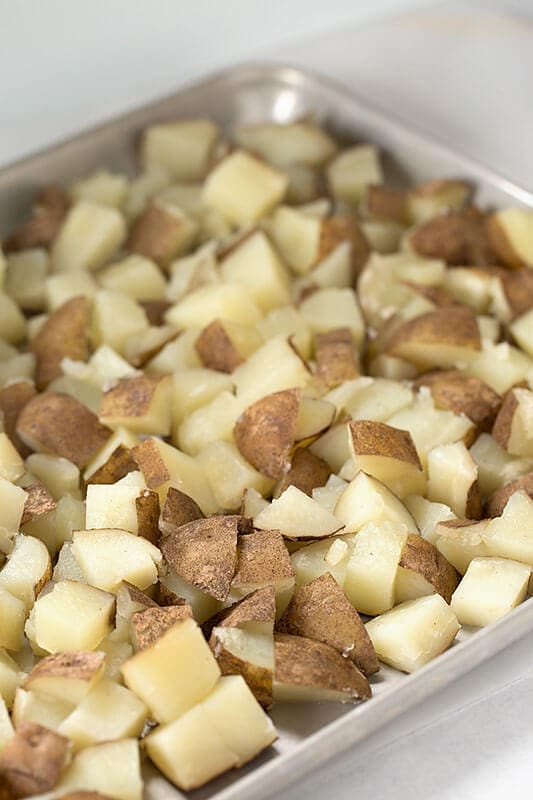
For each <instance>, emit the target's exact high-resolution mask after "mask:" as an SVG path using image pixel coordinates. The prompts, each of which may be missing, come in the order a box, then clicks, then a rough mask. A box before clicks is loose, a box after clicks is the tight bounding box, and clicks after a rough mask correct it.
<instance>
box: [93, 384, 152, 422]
mask: <svg viewBox="0 0 533 800" xmlns="http://www.w3.org/2000/svg"><path fill="white" fill-rule="evenodd" d="M165 377H166V376H160V375H157V376H156V375H135V376H133V377H131V378H121V379H120V380H119V381H118V382H117V383H116V385H115V386H113V387H112V388H111V389H109V390H108V391H107V392H104V394H103V396H102V401H101V403H100V410H99V416H100V419H104V418H105V417H132V418H135V417H142V416H143V415H144V414H147V413H148V412H149V410H150V404H151V402H152V398H153V396H154V394H155V392H156V390H157V388H158V386H159V384H160V383H161V381H162V380H164V379H165Z"/></svg>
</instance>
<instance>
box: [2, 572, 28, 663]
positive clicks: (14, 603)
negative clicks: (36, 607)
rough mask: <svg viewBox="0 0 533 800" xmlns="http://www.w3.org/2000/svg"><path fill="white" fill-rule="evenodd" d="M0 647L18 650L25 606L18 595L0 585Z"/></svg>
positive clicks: (22, 633) (22, 629)
mask: <svg viewBox="0 0 533 800" xmlns="http://www.w3.org/2000/svg"><path fill="white" fill-rule="evenodd" d="M0 618H1V620H2V625H1V628H0V647H4V648H5V649H6V650H14V651H17V650H20V648H21V647H22V637H23V635H24V623H25V621H26V606H25V605H24V603H23V602H22V600H19V598H18V597H15V596H14V595H12V594H10V592H8V591H7V590H6V589H4V588H2V587H0Z"/></svg>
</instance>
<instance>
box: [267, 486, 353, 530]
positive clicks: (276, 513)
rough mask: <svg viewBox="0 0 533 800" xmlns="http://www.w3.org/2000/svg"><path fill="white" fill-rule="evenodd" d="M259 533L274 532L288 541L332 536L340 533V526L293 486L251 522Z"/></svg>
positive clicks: (340, 524)
mask: <svg viewBox="0 0 533 800" xmlns="http://www.w3.org/2000/svg"><path fill="white" fill-rule="evenodd" d="M254 526H255V527H256V528H258V529H260V530H276V531H280V532H281V533H283V535H284V536H287V537H289V538H291V539H299V538H304V539H311V538H313V537H315V536H319V537H325V536H331V534H333V533H338V532H339V531H341V530H342V528H343V525H342V522H339V520H338V519H337V518H336V517H334V516H333V515H332V514H330V513H329V512H328V511H326V509H325V508H323V507H322V506H320V505H319V504H318V503H317V502H315V501H314V500H313V499H312V498H311V497H308V496H307V495H306V494H305V493H304V492H302V491H301V490H300V489H297V488H296V486H289V487H287V489H285V491H284V492H283V494H282V495H280V497H278V498H277V499H276V500H273V501H272V503H271V504H270V505H269V506H268V507H267V508H265V509H264V510H263V511H261V512H260V513H259V514H258V515H257V517H255V519H254Z"/></svg>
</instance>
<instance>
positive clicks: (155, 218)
mask: <svg viewBox="0 0 533 800" xmlns="http://www.w3.org/2000/svg"><path fill="white" fill-rule="evenodd" d="M197 234H198V223H197V222H196V221H195V220H194V219H192V217H190V216H189V215H188V214H186V213H185V212H184V211H183V210H182V209H181V208H179V207H178V206H175V205H173V204H172V203H168V202H163V201H162V200H154V201H152V202H151V203H150V204H149V205H148V206H147V207H146V208H145V209H144V211H142V213H141V214H139V216H138V217H137V218H136V219H135V221H134V223H133V225H132V228H131V230H130V235H129V238H128V242H127V248H128V250H129V251H130V252H131V253H136V254H137V255H140V256H145V257H146V258H148V259H151V260H153V261H155V262H156V263H157V264H159V265H160V266H161V267H164V268H166V267H168V265H169V264H170V262H171V261H172V259H174V258H176V257H177V256H181V255H183V254H185V253H188V252H189V250H190V249H191V247H192V246H193V244H194V242H195V240H196V237H197Z"/></svg>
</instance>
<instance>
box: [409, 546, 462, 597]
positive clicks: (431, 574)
mask: <svg viewBox="0 0 533 800" xmlns="http://www.w3.org/2000/svg"><path fill="white" fill-rule="evenodd" d="M459 580H460V578H459V574H458V572H457V571H456V570H455V568H454V567H452V565H451V564H450V563H449V562H448V561H447V560H446V558H444V556H443V555H442V554H441V553H439V551H438V550H437V548H436V547H434V546H433V545H432V544H431V542H428V541H426V540H425V539H423V538H422V537H421V536H417V535H416V534H409V536H408V537H407V541H406V543H405V545H404V548H403V550H402V554H401V557H400V563H399V565H398V572H397V573H396V592H395V594H396V597H395V600H396V603H403V602H404V601H405V600H415V599H416V598H417V597H423V596H425V595H428V594H433V592H437V593H438V594H440V595H442V597H444V599H445V600H446V602H447V603H449V602H450V600H451V597H452V593H453V592H454V590H455V589H456V588H457V584H458V583H459Z"/></svg>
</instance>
